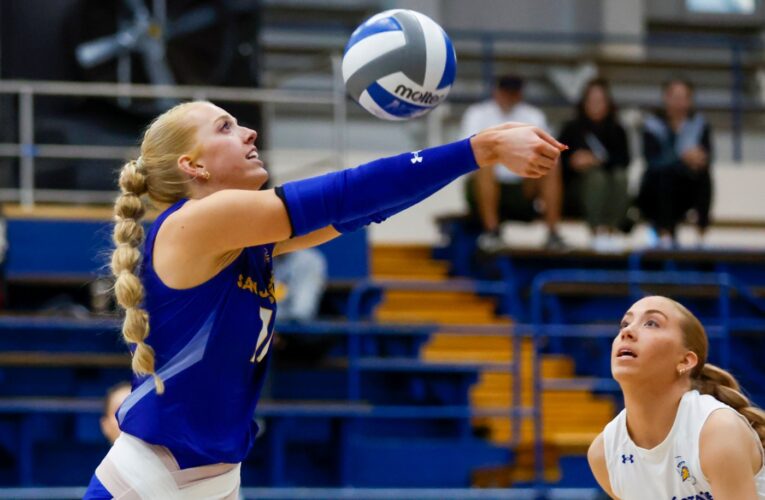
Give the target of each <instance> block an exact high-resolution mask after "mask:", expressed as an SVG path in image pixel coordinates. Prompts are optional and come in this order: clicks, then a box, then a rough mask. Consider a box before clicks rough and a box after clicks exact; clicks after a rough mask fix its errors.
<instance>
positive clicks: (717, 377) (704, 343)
mask: <svg viewBox="0 0 765 500" xmlns="http://www.w3.org/2000/svg"><path fill="white" fill-rule="evenodd" d="M668 300H670V301H671V302H672V303H674V304H675V307H677V309H678V311H680V314H681V315H682V320H681V322H680V329H681V330H682V331H683V343H684V344H685V347H686V348H687V349H688V350H689V351H691V352H694V353H696V356H697V357H698V359H699V362H698V364H697V365H696V366H695V367H694V368H693V371H691V384H692V387H693V388H694V389H696V390H698V391H699V392H700V393H702V394H709V395H710V396H713V397H714V398H715V399H716V400H718V401H720V402H722V403H725V404H726V405H728V406H730V407H731V408H733V409H734V410H736V411H737V412H739V413H740V414H741V415H743V416H744V418H746V419H747V420H748V421H749V423H750V424H752V428H754V430H755V432H757V436H759V438H760V442H761V443H762V445H763V446H765V411H763V410H762V409H760V408H757V407H756V406H753V405H752V403H751V401H749V398H747V397H746V396H744V394H743V393H742V392H741V386H739V384H738V381H737V380H736V379H735V378H734V377H733V375H731V374H730V373H728V372H727V371H725V370H723V369H722V368H720V367H719V366H715V365H712V364H709V363H707V354H708V352H709V340H708V339H707V332H706V330H704V325H702V324H701V321H699V319H698V318H697V317H696V316H695V315H694V314H693V313H692V312H691V311H690V310H688V308H687V307H685V306H684V305H682V304H681V303H679V302H677V301H674V300H672V299H668Z"/></svg>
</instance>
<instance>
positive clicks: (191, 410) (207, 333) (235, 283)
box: [117, 200, 276, 469]
mask: <svg viewBox="0 0 765 500" xmlns="http://www.w3.org/2000/svg"><path fill="white" fill-rule="evenodd" d="M185 202H186V200H181V201H179V202H177V203H176V204H174V205H173V206H171V207H170V208H168V209H167V210H165V211H164V212H163V213H162V214H161V215H160V216H159V217H158V218H157V220H156V221H155V222H154V224H153V225H152V226H151V228H150V229H149V232H148V234H147V237H146V244H145V249H144V256H143V265H142V268H141V271H140V276H141V281H142V282H143V285H144V287H145V289H146V295H145V300H144V307H145V309H146V311H147V312H148V313H149V336H148V338H147V339H146V343H147V344H149V345H150V346H151V347H152V348H153V349H154V352H155V354H156V365H155V366H156V370H157V373H158V374H159V376H160V377H162V379H163V380H164V382H165V393H164V394H162V395H158V394H157V393H156V391H155V389H154V381H153V379H152V378H151V377H135V376H134V377H133V392H132V393H131V394H130V396H128V398H127V399H126V400H125V402H124V403H123V404H122V406H121V407H120V409H119V411H118V412H117V420H118V421H119V424H120V429H122V430H123V431H124V432H127V433H128V434H132V435H133V436H136V437H138V438H140V439H143V440H144V441H146V442H148V443H151V444H156V445H162V446H166V447H167V448H168V449H169V450H170V451H171V452H172V454H173V455H174V456H175V458H176V460H177V461H178V464H179V465H180V467H181V468H184V469H185V468H188V467H196V466H200V465H208V464H213V463H219V462H226V463H238V462H241V461H242V459H243V458H244V457H245V456H246V455H247V453H248V452H249V450H250V448H251V447H252V444H253V441H254V439H255V435H256V433H257V426H256V424H255V422H254V420H253V412H254V410H255V405H256V404H257V401H258V397H259V395H260V389H261V387H262V385H263V379H264V378H265V371H266V365H267V361H268V350H269V345H270V343H271V337H272V335H273V327H274V317H275V313H276V301H275V299H274V282H273V269H272V264H271V257H272V251H273V247H274V245H273V244H270V245H261V246H255V247H249V248H245V249H244V250H243V251H242V253H241V254H240V255H239V256H238V257H237V258H236V260H235V261H234V262H232V263H231V264H230V265H228V266H227V267H226V268H225V269H223V270H222V271H220V272H219V273H218V274H217V275H215V276H214V277H212V278H210V279H209V280H208V281H206V282H205V283H202V284H201V285H197V286H195V287H193V288H189V289H184V290H178V289H173V288H170V287H168V286H166V285H165V284H164V283H163V282H162V280H161V279H160V278H159V277H158V276H157V274H156V272H155V271H154V267H153V265H152V253H153V250H154V241H155V239H156V236H157V232H158V231H159V228H160V227H161V225H162V223H163V222H164V221H165V219H166V218H167V217H168V216H169V215H170V214H172V213H173V212H175V211H176V210H178V209H179V208H181V207H182V206H183V204H184V203H185Z"/></svg>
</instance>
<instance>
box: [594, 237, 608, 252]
mask: <svg viewBox="0 0 765 500" xmlns="http://www.w3.org/2000/svg"><path fill="white" fill-rule="evenodd" d="M592 250H593V251H594V252H597V253H610V252H611V242H610V241H609V238H608V235H607V234H596V235H595V236H593V238H592Z"/></svg>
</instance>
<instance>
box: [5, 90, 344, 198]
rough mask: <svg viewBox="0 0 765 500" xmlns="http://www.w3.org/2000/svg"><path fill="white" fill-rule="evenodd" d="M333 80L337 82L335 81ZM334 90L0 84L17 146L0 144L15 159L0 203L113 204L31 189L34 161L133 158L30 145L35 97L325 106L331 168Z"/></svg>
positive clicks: (88, 148) (338, 100) (338, 146)
mask: <svg viewBox="0 0 765 500" xmlns="http://www.w3.org/2000/svg"><path fill="white" fill-rule="evenodd" d="M338 78H339V77H338ZM341 84H342V82H340V83H338V84H337V85H336V89H335V90H334V91H302V90H270V89H256V88H251V89H248V88H232V87H206V86H179V85H141V84H128V85H125V84H118V83H86V82H43V81H26V80H0V95H2V94H7V95H17V96H18V100H19V109H18V135H19V142H18V143H0V157H10V158H19V160H20V165H19V166H20V176H19V180H20V182H19V189H8V188H5V189H0V201H19V202H20V203H21V204H22V205H23V206H25V207H31V206H33V205H34V203H35V201H48V202H64V203H71V202H73V201H74V202H80V203H99V202H100V203H104V202H111V201H113V200H114V192H112V191H85V190H50V189H36V188H35V170H36V169H35V164H36V160H37V159H39V158H43V159H45V158H56V159H62V158H63V159H98V160H115V162H118V161H125V160H127V159H129V158H136V157H137V156H138V149H137V148H134V147H122V146H96V145H92V144H77V145H70V144H38V143H36V141H35V123H36V120H35V99H36V98H37V97H40V96H67V97H104V98H115V99H120V98H141V99H170V100H178V102H180V100H189V99H195V100H204V99H210V100H215V101H218V102H237V103H248V104H261V103H267V104H271V105H278V104H289V105H302V106H320V107H331V108H332V109H333V110H334V114H333V117H334V118H333V123H332V126H333V128H334V141H333V142H334V143H333V145H332V150H333V152H334V155H335V157H336V160H337V165H338V166H342V164H343V150H344V137H345V127H346V113H345V106H346V97H345V93H344V90H343V89H342V88H341Z"/></svg>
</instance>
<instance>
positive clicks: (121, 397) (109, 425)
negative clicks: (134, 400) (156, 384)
mask: <svg viewBox="0 0 765 500" xmlns="http://www.w3.org/2000/svg"><path fill="white" fill-rule="evenodd" d="M130 391H131V388H130V382H120V383H118V384H115V385H113V386H112V387H110V388H109V390H108V391H106V397H105V398H104V414H103V415H102V416H101V432H103V433H104V437H105V438H106V439H108V440H109V443H111V444H114V441H115V440H116V439H117V437H118V436H119V435H120V432H121V431H120V427H119V424H118V423H117V410H119V408H120V406H121V405H122V402H123V401H125V398H127V397H128V395H129V394H130Z"/></svg>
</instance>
